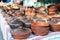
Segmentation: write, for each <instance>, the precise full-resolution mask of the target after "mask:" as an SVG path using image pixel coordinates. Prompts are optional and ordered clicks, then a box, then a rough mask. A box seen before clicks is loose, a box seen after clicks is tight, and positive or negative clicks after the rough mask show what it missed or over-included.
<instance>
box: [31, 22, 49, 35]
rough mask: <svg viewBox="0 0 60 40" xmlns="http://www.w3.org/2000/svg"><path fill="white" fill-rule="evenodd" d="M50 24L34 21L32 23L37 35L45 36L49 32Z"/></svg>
mask: <svg viewBox="0 0 60 40" xmlns="http://www.w3.org/2000/svg"><path fill="white" fill-rule="evenodd" d="M48 26H49V24H48V23H46V22H33V23H32V25H31V28H32V31H33V32H34V34H35V35H37V36H43V35H46V34H48V32H49V27H48Z"/></svg>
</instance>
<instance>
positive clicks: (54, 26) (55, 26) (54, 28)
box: [51, 24, 60, 31]
mask: <svg viewBox="0 0 60 40" xmlns="http://www.w3.org/2000/svg"><path fill="white" fill-rule="evenodd" d="M51 30H52V31H60V24H51Z"/></svg>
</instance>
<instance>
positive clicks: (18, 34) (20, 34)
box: [11, 28, 31, 39]
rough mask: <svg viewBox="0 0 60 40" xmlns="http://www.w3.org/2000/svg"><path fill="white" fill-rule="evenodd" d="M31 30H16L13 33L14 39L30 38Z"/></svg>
mask: <svg viewBox="0 0 60 40" xmlns="http://www.w3.org/2000/svg"><path fill="white" fill-rule="evenodd" d="M30 32H31V30H30V29H29V28H24V29H19V28H17V29H14V30H12V31H11V34H12V37H13V38H14V39H25V38H28V37H29V35H30Z"/></svg>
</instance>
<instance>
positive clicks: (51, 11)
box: [48, 4, 57, 15]
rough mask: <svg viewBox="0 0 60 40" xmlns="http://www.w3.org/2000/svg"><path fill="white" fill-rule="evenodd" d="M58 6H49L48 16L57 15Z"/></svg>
mask: <svg viewBox="0 0 60 40" xmlns="http://www.w3.org/2000/svg"><path fill="white" fill-rule="evenodd" d="M56 6H57V5H56V4H52V5H49V6H48V15H55V14H57V7H56Z"/></svg>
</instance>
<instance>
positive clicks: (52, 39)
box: [0, 14, 60, 40]
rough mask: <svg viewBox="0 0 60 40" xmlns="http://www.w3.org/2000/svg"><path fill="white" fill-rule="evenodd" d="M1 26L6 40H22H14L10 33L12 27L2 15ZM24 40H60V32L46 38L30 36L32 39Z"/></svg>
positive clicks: (0, 15) (0, 16) (0, 17)
mask: <svg viewBox="0 0 60 40" xmlns="http://www.w3.org/2000/svg"><path fill="white" fill-rule="evenodd" d="M0 26H1V30H2V34H3V38H4V40H20V39H13V38H12V36H11V33H10V30H11V29H10V26H9V25H8V24H7V22H6V21H5V18H4V17H3V15H2V14H0ZM23 40H60V31H59V32H53V33H52V32H49V34H48V35H46V36H35V35H33V34H30V37H29V38H27V39H23Z"/></svg>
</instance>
